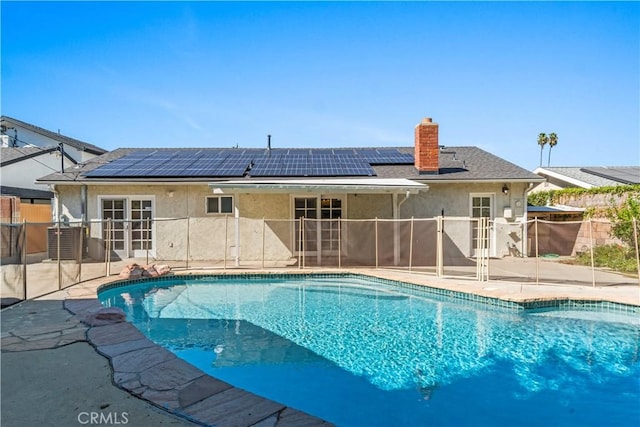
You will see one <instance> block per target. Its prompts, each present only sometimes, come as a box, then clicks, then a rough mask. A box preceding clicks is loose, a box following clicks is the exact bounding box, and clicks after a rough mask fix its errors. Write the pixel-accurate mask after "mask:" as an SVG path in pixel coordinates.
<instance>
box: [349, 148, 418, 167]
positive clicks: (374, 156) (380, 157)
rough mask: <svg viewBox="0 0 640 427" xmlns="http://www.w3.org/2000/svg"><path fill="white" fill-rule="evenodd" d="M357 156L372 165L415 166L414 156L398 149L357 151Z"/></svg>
mask: <svg viewBox="0 0 640 427" xmlns="http://www.w3.org/2000/svg"><path fill="white" fill-rule="evenodd" d="M355 152H356V154H357V155H358V156H359V157H360V158H362V159H363V160H364V161H366V162H367V163H369V164H372V165H403V164H413V161H414V160H413V155H412V154H409V153H401V152H400V151H398V150H397V149H380V150H377V149H355Z"/></svg>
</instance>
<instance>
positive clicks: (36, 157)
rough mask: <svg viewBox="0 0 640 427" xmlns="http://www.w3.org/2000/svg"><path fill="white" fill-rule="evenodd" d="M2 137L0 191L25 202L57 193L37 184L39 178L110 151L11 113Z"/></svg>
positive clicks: (1, 120)
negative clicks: (32, 123) (13, 115)
mask: <svg viewBox="0 0 640 427" xmlns="http://www.w3.org/2000/svg"><path fill="white" fill-rule="evenodd" d="M0 137H1V144H0V194H2V196H3V197H13V198H15V199H16V200H19V201H20V203H23V204H50V203H51V199H52V198H53V193H52V192H51V191H48V189H46V188H43V186H42V185H36V183H35V180H36V179H37V178H39V177H41V176H43V175H47V174H50V173H51V172H55V171H60V170H61V169H62V168H69V167H72V166H73V165H75V164H77V163H79V162H83V161H87V160H89V159H91V158H93V157H96V156H99V155H102V154H104V153H106V150H103V149H102V148H99V147H96V146H95V145H92V144H88V143H86V142H82V141H79V140H77V139H73V138H70V137H68V136H64V135H61V134H60V133H55V132H51V131H49V130H46V129H43V128H40V127H38V126H34V125H31V124H29V123H25V122H23V121H20V120H16V119H14V118H11V117H7V116H2V117H0ZM60 144H62V148H61V147H60ZM63 154H64V155H63Z"/></svg>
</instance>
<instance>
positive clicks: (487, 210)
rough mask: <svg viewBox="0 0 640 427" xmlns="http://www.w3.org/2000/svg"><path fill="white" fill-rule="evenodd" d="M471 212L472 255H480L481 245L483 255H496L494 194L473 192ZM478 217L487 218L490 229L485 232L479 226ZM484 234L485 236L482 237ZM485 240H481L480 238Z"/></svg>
mask: <svg viewBox="0 0 640 427" xmlns="http://www.w3.org/2000/svg"><path fill="white" fill-rule="evenodd" d="M470 199H471V200H470V204H471V207H470V214H469V216H470V217H471V256H474V257H477V256H478V255H479V253H478V249H477V248H479V247H482V248H483V253H482V255H483V256H485V257H486V256H494V255H495V254H494V252H495V244H494V243H493V241H494V227H493V204H494V203H493V199H494V195H493V194H492V193H491V194H490V193H486V194H472V195H471V198H470ZM478 218H487V219H488V220H489V221H488V224H489V225H488V227H489V228H488V229H487V230H485V232H484V233H481V230H480V229H479V228H478V225H479V223H480V222H479V221H477V219H478ZM482 236H484V237H482ZM481 238H483V239H484V241H483V242H481V241H480V239H481Z"/></svg>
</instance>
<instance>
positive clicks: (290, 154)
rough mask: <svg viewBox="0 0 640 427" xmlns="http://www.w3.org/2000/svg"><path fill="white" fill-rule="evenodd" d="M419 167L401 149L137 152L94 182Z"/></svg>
mask: <svg viewBox="0 0 640 427" xmlns="http://www.w3.org/2000/svg"><path fill="white" fill-rule="evenodd" d="M405 163H413V156H412V155H411V154H405V153H401V152H399V151H398V150H395V149H385V150H376V149H274V150H264V149H245V150H239V149H215V148H212V149H195V150H192V149H188V150H180V149H177V150H171V149H168V150H155V151H152V150H140V151H134V152H132V153H130V154H128V155H125V156H123V157H121V158H119V159H116V160H114V161H112V162H111V163H109V164H106V165H104V166H101V167H99V168H96V169H94V170H93V171H90V172H87V174H86V176H88V177H189V176H200V177H204V176H211V177H214V176H224V177H241V176H243V175H244V174H245V173H246V172H247V171H248V172H249V174H250V175H251V176H254V177H259V176H261V177H266V176H271V177H277V176H290V177H294V176H374V175H375V171H374V170H373V168H372V167H371V164H405Z"/></svg>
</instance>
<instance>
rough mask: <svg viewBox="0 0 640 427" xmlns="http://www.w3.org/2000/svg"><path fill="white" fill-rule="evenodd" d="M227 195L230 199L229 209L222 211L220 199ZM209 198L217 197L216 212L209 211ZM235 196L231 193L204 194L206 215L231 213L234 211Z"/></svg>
mask: <svg viewBox="0 0 640 427" xmlns="http://www.w3.org/2000/svg"><path fill="white" fill-rule="evenodd" d="M225 197H228V198H230V199H231V211H229V212H222V199H223V198H225ZM209 199H218V212H209ZM235 207H236V205H235V197H233V195H232V194H215V195H213V196H206V197H205V199H204V213H205V214H207V215H233V213H234V212H235Z"/></svg>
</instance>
